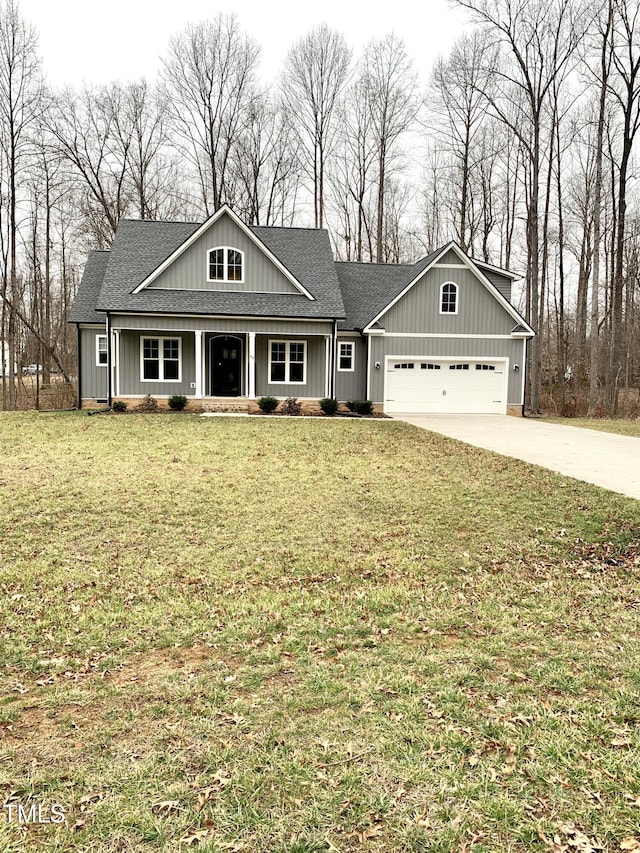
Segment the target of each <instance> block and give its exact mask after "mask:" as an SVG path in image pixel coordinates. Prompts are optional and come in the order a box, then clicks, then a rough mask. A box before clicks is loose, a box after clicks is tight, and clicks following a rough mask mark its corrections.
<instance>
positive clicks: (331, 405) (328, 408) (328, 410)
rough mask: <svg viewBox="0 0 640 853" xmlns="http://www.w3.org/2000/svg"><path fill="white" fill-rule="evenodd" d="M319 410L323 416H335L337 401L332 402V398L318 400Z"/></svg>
mask: <svg viewBox="0 0 640 853" xmlns="http://www.w3.org/2000/svg"><path fill="white" fill-rule="evenodd" d="M320 408H321V409H322V411H323V412H324V413H325V415H335V413H336V412H337V411H338V401H337V400H334V399H333V398H332V397H323V398H322V400H320Z"/></svg>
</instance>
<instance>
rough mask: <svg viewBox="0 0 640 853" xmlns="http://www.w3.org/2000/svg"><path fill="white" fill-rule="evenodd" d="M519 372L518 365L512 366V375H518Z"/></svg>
mask: <svg viewBox="0 0 640 853" xmlns="http://www.w3.org/2000/svg"><path fill="white" fill-rule="evenodd" d="M519 370H520V365H518V364H514V365H513V372H514V373H518V371H519Z"/></svg>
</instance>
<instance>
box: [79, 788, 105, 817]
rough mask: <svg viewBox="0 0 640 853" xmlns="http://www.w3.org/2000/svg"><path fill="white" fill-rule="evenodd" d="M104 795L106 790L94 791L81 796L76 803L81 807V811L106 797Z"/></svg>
mask: <svg viewBox="0 0 640 853" xmlns="http://www.w3.org/2000/svg"><path fill="white" fill-rule="evenodd" d="M104 796H105V792H104V791H92V792H91V793H90V794H85V796H84V797H80V799H79V800H78V802H77V803H76V807H77V808H79V809H80V811H81V812H84V811H86V810H87V808H88V807H89V806H91V805H93V804H94V803H98V802H99V801H100V800H102V799H104Z"/></svg>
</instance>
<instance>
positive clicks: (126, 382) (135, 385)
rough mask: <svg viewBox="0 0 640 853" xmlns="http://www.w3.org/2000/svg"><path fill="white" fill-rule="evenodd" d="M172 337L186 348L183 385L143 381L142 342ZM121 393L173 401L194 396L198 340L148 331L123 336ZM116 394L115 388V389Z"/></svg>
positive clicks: (160, 331) (125, 332)
mask: <svg viewBox="0 0 640 853" xmlns="http://www.w3.org/2000/svg"><path fill="white" fill-rule="evenodd" d="M161 337H172V338H181V340H182V348H181V356H180V371H181V381H180V382H162V381H156V380H153V381H151V380H143V379H141V378H140V377H141V361H142V356H141V343H140V341H141V339H142V338H161ZM119 357H120V389H119V393H120V396H121V397H134V396H144V395H145V394H151V396H152V397H155V396H161V397H164V396H167V397H171V396H173V395H174V394H184V395H185V396H187V395H189V394H193V393H194V389H193V388H192V387H191V383H192V382H195V381H196V366H195V340H194V336H193V334H192V333H190V334H180V333H173V334H171V335H168V334H167V333H166V331H162V330H153V331H145V332H144V333H143V334H140V333H136V332H127V331H122V332H120V353H119ZM113 393H114V394H115V388H114V389H113Z"/></svg>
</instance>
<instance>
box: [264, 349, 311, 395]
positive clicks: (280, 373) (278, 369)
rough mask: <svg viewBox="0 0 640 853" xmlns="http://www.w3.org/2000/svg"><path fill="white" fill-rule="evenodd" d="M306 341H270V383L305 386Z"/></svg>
mask: <svg viewBox="0 0 640 853" xmlns="http://www.w3.org/2000/svg"><path fill="white" fill-rule="evenodd" d="M306 364H307V342H306V341H269V382H271V383H272V384H274V383H284V384H285V385H289V384H300V385H302V384H304V382H305V374H306Z"/></svg>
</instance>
